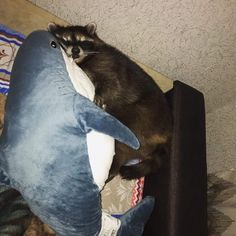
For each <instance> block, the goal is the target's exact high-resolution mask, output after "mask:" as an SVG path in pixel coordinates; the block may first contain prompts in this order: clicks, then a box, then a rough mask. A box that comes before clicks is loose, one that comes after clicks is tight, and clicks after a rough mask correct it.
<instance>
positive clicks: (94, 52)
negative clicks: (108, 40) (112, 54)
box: [84, 51, 100, 55]
mask: <svg viewBox="0 0 236 236" xmlns="http://www.w3.org/2000/svg"><path fill="white" fill-rule="evenodd" d="M98 53H100V52H98V51H84V54H87V55H88V54H98Z"/></svg>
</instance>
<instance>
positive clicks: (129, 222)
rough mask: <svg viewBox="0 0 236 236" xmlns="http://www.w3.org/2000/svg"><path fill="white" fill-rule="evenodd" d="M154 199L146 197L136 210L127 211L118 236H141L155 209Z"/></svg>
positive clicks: (122, 218)
mask: <svg viewBox="0 0 236 236" xmlns="http://www.w3.org/2000/svg"><path fill="white" fill-rule="evenodd" d="M154 203H155V200H154V197H145V198H144V199H143V200H142V201H141V202H140V203H138V204H137V205H136V206H135V207H134V208H131V209H130V210H129V211H127V212H126V213H125V214H124V215H123V216H122V217H121V218H120V221H121V227H120V229H119V231H118V234H117V236H141V235H142V233H143V229H144V226H145V224H146V222H147V221H148V219H149V217H150V215H151V213H152V210H153V207H154Z"/></svg>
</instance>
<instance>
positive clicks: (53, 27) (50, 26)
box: [48, 22, 57, 32]
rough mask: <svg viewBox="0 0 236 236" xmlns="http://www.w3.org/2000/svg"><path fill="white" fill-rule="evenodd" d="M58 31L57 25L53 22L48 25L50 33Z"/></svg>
mask: <svg viewBox="0 0 236 236" xmlns="http://www.w3.org/2000/svg"><path fill="white" fill-rule="evenodd" d="M56 29H57V25H56V24H55V23H53V22H50V23H48V31H49V32H54V31H55V30H56Z"/></svg>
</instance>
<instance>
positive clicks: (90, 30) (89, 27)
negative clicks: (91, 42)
mask: <svg viewBox="0 0 236 236" xmlns="http://www.w3.org/2000/svg"><path fill="white" fill-rule="evenodd" d="M85 28H86V30H87V32H88V33H89V34H90V35H94V34H95V33H96V29H97V25H96V23H94V22H92V23H89V24H87V25H86V26H85Z"/></svg>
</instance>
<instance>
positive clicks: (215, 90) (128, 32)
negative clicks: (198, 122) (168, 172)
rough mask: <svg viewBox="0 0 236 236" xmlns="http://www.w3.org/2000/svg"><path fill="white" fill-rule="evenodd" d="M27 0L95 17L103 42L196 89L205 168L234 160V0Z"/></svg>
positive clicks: (62, 13) (78, 19) (64, 13)
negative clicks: (201, 102)
mask: <svg viewBox="0 0 236 236" xmlns="http://www.w3.org/2000/svg"><path fill="white" fill-rule="evenodd" d="M31 2H33V3H35V4H37V5H39V6H41V7H43V8H45V9H47V10H48V11H50V12H52V13H54V14H55V15H57V16H59V17H61V18H63V19H65V20H67V21H69V22H70V23H73V24H86V23H88V22H90V21H94V22H96V23H97V25H98V34H99V36H100V37H101V38H103V39H104V40H105V41H107V42H108V43H110V44H113V45H114V46H116V47H118V48H119V49H121V50H122V51H124V52H125V53H127V54H128V55H130V56H131V57H133V58H135V59H137V60H138V61H140V62H143V63H145V64H146V65H148V66H150V67H152V68H154V69H156V70H157V71H159V72H161V73H163V74H164V75H166V76H168V77H169V78H171V79H173V80H176V79H178V80H180V81H183V82H186V83H188V84H190V85H192V86H194V87H196V88H197V89H200V90H201V91H202V92H203V93H204V95H205V99H206V109H207V112H208V114H207V118H208V119H207V128H208V142H210V144H209V148H208V157H209V163H210V166H209V170H211V169H214V170H221V169H222V168H227V167H230V166H231V165H232V163H235V166H236V147H235V145H234V144H235V141H234V142H233V140H235V134H234V133H236V124H235V123H234V122H230V124H231V125H232V127H231V128H229V126H228V125H229V123H228V122H229V121H231V119H230V117H236V109H235V104H236V0H140V1H137V0H129V1H127V0H98V1H93V0H86V1H84V0H67V1H65V0H31ZM229 104H231V106H230V105H229ZM232 104H233V105H232ZM231 107H232V109H230V108H231ZM233 108H234V109H233ZM225 112H227V114H225ZM224 127H227V132H226V133H224V135H223V136H222V133H221V132H220V131H219V130H220V129H222V128H224ZM222 132H223V131H222ZM193 135H194V134H193ZM225 136H227V137H226V139H224V138H223V137H225ZM229 140H230V141H229ZM223 149H224V150H223ZM222 158H223V160H226V161H224V163H225V164H224V165H222ZM227 163H228V164H227Z"/></svg>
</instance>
